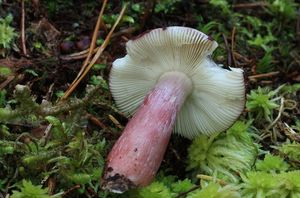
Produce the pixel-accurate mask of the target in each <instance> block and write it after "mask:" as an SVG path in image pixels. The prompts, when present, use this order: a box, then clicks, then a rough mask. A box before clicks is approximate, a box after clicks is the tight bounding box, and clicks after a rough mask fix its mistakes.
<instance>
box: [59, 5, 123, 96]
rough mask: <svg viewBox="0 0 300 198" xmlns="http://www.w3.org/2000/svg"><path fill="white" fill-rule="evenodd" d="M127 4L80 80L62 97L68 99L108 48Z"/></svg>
mask: <svg viewBox="0 0 300 198" xmlns="http://www.w3.org/2000/svg"><path fill="white" fill-rule="evenodd" d="M126 7H127V4H125V5H124V6H123V8H122V10H121V12H120V14H119V17H118V19H117V20H116V22H115V24H114V25H113V27H112V28H111V30H110V32H109V33H108V35H107V36H106V38H105V40H104V42H103V43H102V45H101V46H100V48H99V49H98V51H97V53H96V54H95V56H94V57H93V59H92V60H91V62H90V63H89V65H88V66H87V67H86V68H85V70H84V72H83V73H82V75H81V76H80V77H79V78H78V80H76V81H74V83H72V86H70V87H69V89H68V90H67V91H66V92H65V95H64V96H63V97H62V99H66V98H67V97H68V96H69V95H70V94H71V93H72V92H73V91H74V89H75V88H76V87H77V86H78V84H79V83H80V82H81V80H82V79H83V78H84V77H85V76H86V74H87V73H88V72H89V70H90V69H91V68H92V66H93V65H94V64H95V62H96V61H97V59H98V58H99V57H100V55H101V54H102V52H103V51H104V49H105V48H106V46H107V45H108V43H109V41H110V38H111V36H112V33H113V32H114V30H115V29H116V27H117V25H118V24H119V22H120V21H121V18H122V17H123V15H124V13H125V10H126Z"/></svg>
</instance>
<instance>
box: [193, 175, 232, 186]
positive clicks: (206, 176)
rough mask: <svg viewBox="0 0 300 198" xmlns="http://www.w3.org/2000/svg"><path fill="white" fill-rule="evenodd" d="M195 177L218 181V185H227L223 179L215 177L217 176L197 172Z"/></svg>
mask: <svg viewBox="0 0 300 198" xmlns="http://www.w3.org/2000/svg"><path fill="white" fill-rule="evenodd" d="M197 178H199V179H204V180H208V181H216V182H218V183H219V184H220V185H222V186H226V185H227V183H226V182H225V181H223V180H221V179H217V178H215V177H212V176H209V175H202V174H199V175H197Z"/></svg>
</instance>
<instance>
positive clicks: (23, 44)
mask: <svg viewBox="0 0 300 198" xmlns="http://www.w3.org/2000/svg"><path fill="white" fill-rule="evenodd" d="M21 12H22V14H21V44H22V52H23V54H24V55H25V56H28V54H27V49H26V39H25V3H24V0H21Z"/></svg>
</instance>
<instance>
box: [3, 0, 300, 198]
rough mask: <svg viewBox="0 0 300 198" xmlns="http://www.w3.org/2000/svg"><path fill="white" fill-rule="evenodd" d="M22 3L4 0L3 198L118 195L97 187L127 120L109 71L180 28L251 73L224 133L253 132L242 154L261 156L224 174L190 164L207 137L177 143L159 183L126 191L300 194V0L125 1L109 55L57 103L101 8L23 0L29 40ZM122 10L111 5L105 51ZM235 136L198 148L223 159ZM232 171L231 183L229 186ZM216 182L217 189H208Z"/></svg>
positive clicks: (201, 163)
mask: <svg viewBox="0 0 300 198" xmlns="http://www.w3.org/2000/svg"><path fill="white" fill-rule="evenodd" d="M21 2H22V1H5V0H2V1H0V18H1V19H0V34H3V32H6V34H5V35H4V36H2V37H0V39H2V40H0V56H1V58H0V197H5V195H7V194H14V195H13V196H14V197H22V196H23V197H26V196H27V197H30V196H31V197H32V196H33V195H28V192H35V193H36V195H35V196H37V197H43V196H46V195H45V194H47V193H49V195H51V196H55V195H56V196H58V197H59V196H63V197H116V195H113V194H111V193H108V192H105V191H102V190H101V188H100V183H99V179H100V176H101V174H102V170H103V167H104V163H105V159H106V156H107V153H108V151H109V150H110V149H111V147H112V145H113V143H114V142H115V141H116V140H117V138H118V136H119V135H120V133H121V131H122V129H123V127H124V126H125V125H126V123H127V121H128V120H127V118H126V117H125V116H124V115H123V114H122V113H121V112H119V111H118V110H117V109H116V107H115V105H114V102H113V99H112V97H111V94H110V92H109V88H108V78H109V71H110V68H111V64H112V62H113V61H114V60H115V59H116V58H118V57H122V56H124V54H125V43H126V41H127V40H128V39H131V38H133V37H135V36H137V35H139V34H140V33H142V32H144V31H146V30H150V29H153V28H157V27H167V26H173V25H177V26H188V27H192V28H196V29H198V30H200V31H203V32H204V33H206V34H208V35H210V36H211V37H212V38H213V39H215V40H216V41H217V42H218V43H219V47H218V48H217V50H216V51H215V53H214V55H213V59H214V60H215V61H216V62H217V63H219V64H223V65H224V66H225V67H227V66H231V67H238V68H242V69H243V70H244V72H245V81H246V84H247V103H246V107H245V110H244V112H243V113H242V115H241V117H240V118H239V120H240V121H239V123H244V125H242V126H243V127H238V128H237V129H232V130H231V131H228V132H227V133H228V134H232V133H234V132H232V131H234V130H237V131H239V130H240V131H241V132H243V135H241V134H239V135H240V136H239V135H237V136H234V140H235V141H238V140H239V138H240V141H245V137H244V132H245V131H247V134H249V135H250V136H251V137H250V136H249V137H248V136H247V138H246V139H247V144H253V145H254V147H255V148H256V151H255V152H252V153H251V152H250V154H249V152H248V150H247V151H245V152H247V153H248V154H249V155H252V156H249V158H247V159H250V158H251V159H252V158H253V157H254V158H255V160H254V162H253V164H250V165H249V164H247V165H246V166H245V167H247V168H246V169H244V168H241V169H239V168H240V167H234V168H232V167H230V165H228V166H227V165H226V164H225V165H224V164H223V165H222V164H221V165H222V167H229V168H228V169H226V170H222V171H221V173H220V171H219V172H218V170H217V168H216V167H219V166H220V164H218V163H219V162H215V161H211V160H210V161H209V160H208V161H205V159H202V158H201V159H198V158H197V157H194V156H195V152H197V151H195V149H194V148H195V145H197V142H202V140H195V141H193V142H192V141H190V140H187V139H184V138H181V137H178V136H173V137H172V138H171V141H170V144H169V146H168V150H167V152H166V155H165V158H164V161H163V163H162V166H161V168H160V173H159V176H158V177H157V180H156V181H155V183H153V184H152V185H151V186H150V187H149V188H145V189H141V190H139V191H132V192H129V193H128V194H125V195H124V196H125V197H126V196H127V197H176V196H177V197H208V196H207V194H209V195H211V197H213V196H212V194H214V193H215V196H216V197H220V196H221V197H222V196H223V197H238V196H242V197H255V196H258V195H260V196H261V197H275V195H276V196H279V195H281V196H282V197H289V196H290V197H293V196H294V197H297V196H299V195H300V187H299V185H297V182H296V181H299V180H300V179H299V178H300V175H299V172H297V170H299V168H300V134H299V133H300V120H299V115H300V105H299V100H300V94H299V93H300V50H299V45H300V13H299V3H296V2H295V1H293V0H268V1H226V0H210V1H206V0H192V1H182V0H161V1H129V2H128V5H127V10H126V12H125V15H124V16H123V20H122V21H121V22H120V24H119V25H118V27H117V29H116V30H115V31H114V34H113V36H112V37H111V39H110V41H109V45H108V46H107V48H106V49H105V51H104V52H103V53H102V55H101V56H100V57H99V59H98V60H97V62H96V64H95V65H94V66H93V68H92V69H91V70H90V72H89V73H88V75H87V76H86V77H85V78H84V79H83V80H82V81H81V83H80V84H79V85H78V86H77V88H76V89H75V91H74V92H73V93H72V95H71V96H70V97H69V98H68V99H67V100H61V97H62V96H63V93H64V92H65V91H66V90H67V89H68V87H69V86H70V83H72V81H73V80H74V79H75V78H76V76H77V74H78V72H79V70H80V68H81V65H82V64H83V62H84V58H85V57H84V56H81V55H80V54H75V55H76V56H75V58H74V56H70V54H73V55H74V53H77V52H82V51H84V50H85V49H86V48H87V47H88V46H89V43H90V41H91V38H92V34H93V30H94V26H95V24H96V21H97V16H98V13H99V11H100V8H101V5H102V1H100V0H88V1H75V0H70V1H62V0H51V1H39V0H33V1H25V3H24V5H25V12H24V14H25V23H24V24H25V31H24V33H25V35H26V41H25V43H24V42H22V39H21V37H22V30H21V18H22V7H21ZM124 3H125V2H120V1H109V2H108V4H107V6H106V8H105V12H104V15H103V17H102V18H103V23H102V24H101V25H100V31H99V32H98V37H97V45H98V46H99V45H101V44H102V43H103V42H104V40H105V38H106V36H107V35H108V32H109V30H110V29H111V27H112V25H113V23H114V22H115V20H116V18H117V16H118V14H119V12H120V10H121V9H122V6H123V5H124ZM4 30H5V31H4ZM24 44H25V45H26V50H27V51H26V54H24V47H23V45H24ZM49 126H51V128H50V127H49ZM245 126H246V127H245ZM237 133H238V132H237ZM232 138H233V137H231V136H230V137H229V136H228V137H227V135H225V133H224V134H220V135H219V136H218V137H215V139H214V140H212V141H213V142H215V143H212V144H211V145H217V146H216V147H214V148H211V149H210V146H211V145H208V146H207V147H206V148H202V150H205V149H206V150H207V155H214V156H213V157H216V155H218V148H219V147H220V146H222V145H223V144H222V141H227V140H228V139H232ZM249 138H250V139H251V143H249V141H250V140H249ZM223 143H224V142H223ZM191 145H192V146H191ZM237 145H238V144H237ZM202 146H203V145H202ZM199 147H201V145H199ZM254 147H253V148H254ZM222 148H223V147H222ZM226 149H228V152H227V155H222V157H224V159H225V158H226V156H230V157H232V156H235V157H237V158H238V157H239V156H236V155H235V154H234V153H232V152H231V151H230V152H229V150H230V149H234V145H233V146H231V147H228V148H224V150H226ZM200 150H201V149H200ZM221 150H222V149H221ZM240 152H243V151H242V150H241V151H240ZM191 153H193V154H191ZM254 153H255V154H254ZM267 153H269V154H267ZM270 154H271V157H270V156H269V155H270ZM196 156H200V155H196ZM243 157H245V158H246V156H243ZM276 157H278V158H276ZM204 158H205V157H204ZM210 159H212V158H210ZM263 159H265V162H264V163H263ZM233 160H234V159H233ZM236 160H237V161H239V160H240V158H239V159H236ZM214 163H215V164H214ZM222 163H225V162H224V161H223V162H222ZM276 165H278V167H276ZM211 166H212V167H211ZM188 167H189V168H188ZM203 167H206V168H205V170H204V169H203ZM233 171H234V173H233ZM291 171H296V172H291ZM224 172H225V173H226V174H227V173H228V174H229V175H230V176H232V177H233V178H235V179H232V180H231V179H228V174H227V176H226V175H224V174H222V173H224ZM293 173H294V174H293ZM197 174H202V175H205V176H204V177H203V176H200V178H201V185H199V178H197V177H196V175H197ZM270 174H273V175H271V176H272V177H271V176H270ZM255 175H258V176H257V177H256V176H255ZM274 175H276V176H274ZM291 175H293V176H294V177H291ZM273 176H274V178H275V179H272V178H273ZM205 178H206V179H205ZM209 178H210V179H209ZM255 178H256V179H259V178H261V179H262V180H257V181H256V180H255ZM207 179H208V180H207ZM288 179H290V180H288ZM210 180H212V181H215V183H210V184H208V185H207V184H204V183H205V181H210ZM220 181H222V182H224V183H222V182H220ZM279 181H285V182H283V183H282V182H281V183H280V182H279ZM264 182H265V183H264ZM32 184H34V185H35V186H32ZM228 184H229V185H228ZM38 185H42V186H38ZM224 185H225V187H224ZM222 186H223V187H222ZM26 188H27V189H26ZM41 188H47V191H44V190H41ZM201 188H203V190H202V191H201ZM24 189H25V190H24ZM274 189H283V190H282V191H276V190H274ZM16 191H21V192H23V191H24V193H23V194H22V193H21V194H20V193H16ZM190 191H192V192H190ZM26 193H27V194H26ZM218 193H219V194H218ZM297 193H299V194H297ZM117 197H118V196H117Z"/></svg>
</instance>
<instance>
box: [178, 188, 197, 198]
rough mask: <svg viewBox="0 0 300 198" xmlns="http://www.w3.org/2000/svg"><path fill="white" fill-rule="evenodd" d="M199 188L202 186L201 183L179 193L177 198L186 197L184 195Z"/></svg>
mask: <svg viewBox="0 0 300 198" xmlns="http://www.w3.org/2000/svg"><path fill="white" fill-rule="evenodd" d="M198 188H200V185H197V186H194V187H192V188H191V189H189V190H188V191H186V192H182V193H180V194H178V195H177V196H176V197H175V198H180V197H184V196H186V195H187V194H188V193H190V192H193V191H194V190H197V189H198Z"/></svg>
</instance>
